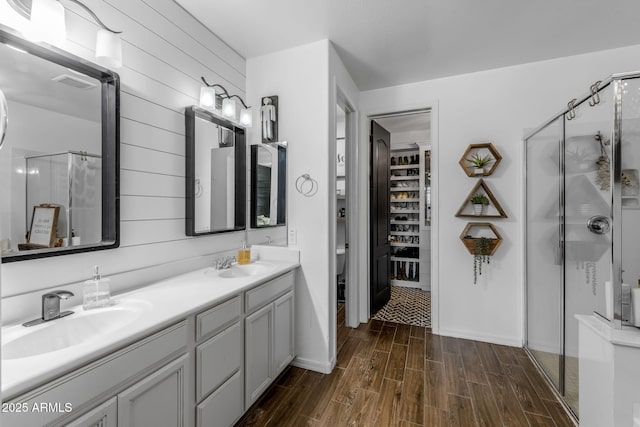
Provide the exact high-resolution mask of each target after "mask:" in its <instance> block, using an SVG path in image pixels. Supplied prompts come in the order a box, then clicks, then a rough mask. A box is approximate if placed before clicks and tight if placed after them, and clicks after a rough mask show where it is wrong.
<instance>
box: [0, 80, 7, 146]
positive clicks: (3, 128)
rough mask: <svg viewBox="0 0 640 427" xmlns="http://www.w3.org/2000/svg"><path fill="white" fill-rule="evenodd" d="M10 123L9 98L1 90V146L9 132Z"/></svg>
mask: <svg viewBox="0 0 640 427" xmlns="http://www.w3.org/2000/svg"><path fill="white" fill-rule="evenodd" d="M8 123H9V108H8V106H7V98H5V96H4V93H3V92H2V90H0V148H2V144H4V137H5V135H6V134H7V124H8Z"/></svg>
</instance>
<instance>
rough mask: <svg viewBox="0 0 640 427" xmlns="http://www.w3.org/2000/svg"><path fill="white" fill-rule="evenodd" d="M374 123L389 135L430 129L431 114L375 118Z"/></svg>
mask: <svg viewBox="0 0 640 427" xmlns="http://www.w3.org/2000/svg"><path fill="white" fill-rule="evenodd" d="M375 121H376V122H378V123H379V124H380V126H382V127H383V128H385V129H386V130H388V131H389V132H390V133H397V132H411V131H428V130H429V129H431V114H430V113H429V112H422V113H413V114H398V115H392V116H386V117H377V118H376V119H375Z"/></svg>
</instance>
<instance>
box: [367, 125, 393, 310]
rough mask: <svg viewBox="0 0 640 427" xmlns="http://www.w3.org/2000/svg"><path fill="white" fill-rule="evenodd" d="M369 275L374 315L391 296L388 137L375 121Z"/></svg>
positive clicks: (389, 141)
mask: <svg viewBox="0 0 640 427" xmlns="http://www.w3.org/2000/svg"><path fill="white" fill-rule="evenodd" d="M370 140H371V190H370V193H371V194H370V201H371V206H370V210H369V211H370V212H369V218H370V227H371V239H370V241H371V250H370V253H371V263H370V264H371V272H370V273H371V274H370V278H371V280H370V282H369V288H370V289H369V295H370V298H371V301H370V314H371V315H373V314H375V313H376V312H377V311H378V310H380V309H381V308H382V307H383V306H384V305H385V304H386V303H387V302H388V301H389V299H390V298H391V285H390V280H389V263H390V259H389V258H390V255H391V253H390V246H389V206H390V203H389V170H390V165H389V152H390V148H391V147H390V143H391V137H390V135H389V132H388V131H387V130H386V129H385V128H383V127H382V126H380V125H379V124H378V123H376V122H374V121H371V138H370Z"/></svg>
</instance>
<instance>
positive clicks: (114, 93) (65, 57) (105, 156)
mask: <svg viewBox="0 0 640 427" xmlns="http://www.w3.org/2000/svg"><path fill="white" fill-rule="evenodd" d="M0 43H3V44H7V45H10V46H12V47H14V48H18V49H20V50H23V51H25V52H27V53H29V54H31V55H34V56H37V57H40V58H42V59H44V60H47V61H51V62H55V63H57V64H59V65H62V66H64V67H67V68H70V69H73V70H76V71H78V72H80V73H83V74H85V75H87V76H89V77H92V78H95V79H96V80H99V81H100V85H101V94H102V95H101V98H102V218H103V220H102V240H101V242H100V243H97V244H93V245H83V246H78V247H68V248H55V249H56V250H50V251H41V252H40V251H38V252H33V253H24V254H20V255H15V256H11V257H1V261H2V263H3V264H4V263H9V262H16V261H26V260H31V259H38V258H48V257H54V256H62V255H71V254H77V253H82V252H93V251H99V250H106V249H115V248H118V247H120V76H119V75H118V74H117V73H116V72H114V71H111V70H109V69H107V68H104V67H101V66H99V65H97V64H94V63H92V62H89V61H87V60H85V59H83V58H80V57H78V56H75V55H73V54H71V53H69V52H66V51H64V50H61V49H58V48H56V47H54V46H47V45H42V44H36V43H33V42H30V41H28V40H25V39H24V38H22V37H21V36H20V35H18V33H17V32H14V31H13V30H11V29H10V28H8V27H5V26H3V25H0ZM105 218H106V219H105Z"/></svg>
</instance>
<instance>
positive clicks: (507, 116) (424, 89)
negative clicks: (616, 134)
mask: <svg viewBox="0 0 640 427" xmlns="http://www.w3.org/2000/svg"><path fill="white" fill-rule="evenodd" d="M639 57H640V46H632V47H627V48H621V49H613V50H608V51H602V52H596V53H591V54H585V55H579V56H573V57H566V58H560V59H554V60H549V61H542V62H537V63H531V64H524V65H519V66H514V67H507V68H500V69H495V70H489V71H484V72H478V73H472V74H465V75H460V76H454V77H449V78H442V79H436V80H431V81H424V82H419V83H415V84H409V85H401V86H395V87H390V88H384V89H380V90H373V91H367V92H363V93H361V95H360V108H361V111H362V114H367V113H369V112H376V113H378V112H381V110H386V111H388V112H392V111H401V110H407V109H410V108H419V107H420V106H421V105H423V104H425V103H426V102H428V101H429V100H434V99H437V100H438V106H439V109H438V113H439V119H438V120H439V123H437V125H438V127H439V134H438V136H439V150H438V151H439V153H438V158H437V162H438V170H439V176H438V181H439V197H438V200H437V201H436V203H437V205H436V206H435V207H434V209H438V215H439V244H438V246H437V247H436V248H434V250H435V251H437V252H438V256H439V259H438V263H439V264H438V266H437V270H436V271H439V276H438V278H437V283H435V284H434V286H438V287H439V302H438V303H439V306H440V309H439V312H440V314H439V331H434V332H439V333H441V334H443V335H452V336H461V337H469V338H474V339H480V340H486V341H493V342H500V343H506V344H513V345H521V344H522V339H523V327H522V325H523V319H522V316H523V295H522V289H523V287H522V274H523V273H522V272H523V265H522V241H521V225H520V224H521V221H522V220H523V215H522V209H521V197H522V191H521V176H522V160H521V151H522V150H521V145H522V143H521V140H522V137H523V135H524V133H525V130H527V129H531V128H534V127H537V126H538V125H541V124H542V123H543V121H545V120H547V119H548V118H549V117H550V116H551V115H553V114H555V113H557V112H558V111H560V110H561V109H562V108H563V107H564V106H566V104H567V102H568V101H569V100H570V99H572V98H574V97H577V96H580V95H583V94H586V93H588V88H589V86H590V85H591V84H592V83H593V82H595V81H596V80H600V79H602V78H604V77H606V76H607V75H609V74H611V73H617V72H624V71H633V70H635V69H640V60H638V58H639ZM363 130H364V129H363ZM364 135H365V133H364V132H363V137H362V138H360V141H361V144H362V148H363V149H365V148H366V147H368V141H366V138H364ZM488 141H490V142H492V143H493V144H494V145H495V146H496V148H497V149H498V150H499V151H500V153H501V154H502V156H503V161H502V163H501V164H500V167H499V168H498V169H497V170H496V172H495V173H494V174H493V175H492V176H491V177H488V178H486V179H485V181H487V183H488V184H489V186H490V187H491V188H492V190H493V193H494V195H495V196H496V197H497V198H498V199H499V200H500V201H501V204H502V206H503V207H504V208H505V210H506V212H507V214H508V215H509V218H508V219H504V220H495V221H492V222H493V223H494V224H495V225H496V226H497V228H498V229H499V231H500V233H501V234H502V237H503V238H504V242H503V244H502V246H501V247H500V248H499V250H498V252H496V254H495V256H494V257H493V258H492V261H491V265H490V267H489V268H488V269H486V272H485V269H483V275H482V278H481V280H480V281H479V282H478V284H477V285H473V269H472V257H471V255H469V254H468V253H467V251H466V249H465V248H464V246H463V245H462V243H460V241H459V239H458V236H459V234H460V232H461V231H462V229H463V227H464V226H465V224H466V222H467V221H466V220H463V219H459V218H455V216H454V215H455V212H456V211H457V209H458V207H459V206H460V203H461V201H462V200H464V198H465V196H466V195H467V194H468V192H469V191H470V189H471V188H472V186H473V185H474V184H475V182H476V180H475V179H472V178H468V177H467V176H466V175H465V174H464V172H463V171H462V169H461V168H460V167H459V166H458V164H457V163H458V160H459V159H460V156H461V155H462V154H463V152H464V150H465V148H466V146H467V145H468V144H472V143H480V142H488ZM363 219H364V218H363Z"/></svg>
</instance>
